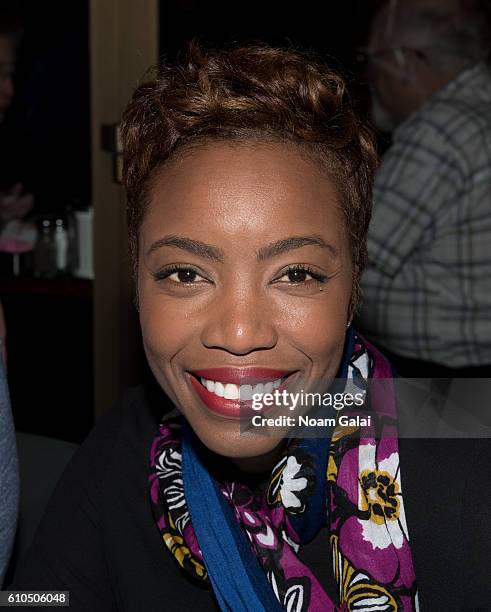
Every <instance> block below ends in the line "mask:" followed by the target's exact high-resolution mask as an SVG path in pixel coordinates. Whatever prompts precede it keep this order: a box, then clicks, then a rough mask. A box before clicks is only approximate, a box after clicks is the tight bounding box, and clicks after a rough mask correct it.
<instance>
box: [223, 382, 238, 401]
mask: <svg viewBox="0 0 491 612" xmlns="http://www.w3.org/2000/svg"><path fill="white" fill-rule="evenodd" d="M223 397H224V398H225V399H239V387H237V385H233V384H232V383H228V384H226V385H225V393H224V394H223Z"/></svg>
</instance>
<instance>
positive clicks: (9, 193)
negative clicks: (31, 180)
mask: <svg viewBox="0 0 491 612" xmlns="http://www.w3.org/2000/svg"><path fill="white" fill-rule="evenodd" d="M20 34H21V28H20V26H19V24H18V22H17V20H16V19H15V18H13V17H12V16H11V15H10V14H8V13H5V12H2V11H1V10H0V125H1V124H2V123H3V122H4V121H5V116H6V113H7V111H8V109H9V107H10V106H11V104H12V101H13V99H14V93H15V87H14V73H15V64H16V58H17V46H18V44H19V39H20ZM0 139H1V134H0ZM0 172H1V169H0ZM23 191H24V189H23V186H22V183H16V184H15V185H14V186H13V187H11V188H10V189H7V190H4V191H1V192H0V228H1V227H2V225H3V224H5V223H6V222H8V221H11V220H14V219H21V218H23V217H25V215H27V213H28V212H29V211H30V210H31V209H32V207H33V204H34V198H33V196H32V194H26V193H24V192H23Z"/></svg>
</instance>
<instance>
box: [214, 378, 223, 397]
mask: <svg viewBox="0 0 491 612" xmlns="http://www.w3.org/2000/svg"><path fill="white" fill-rule="evenodd" d="M213 393H214V394H215V395H218V397H223V394H224V393H225V387H224V386H223V385H222V383H221V382H218V381H215V388H214V390H213Z"/></svg>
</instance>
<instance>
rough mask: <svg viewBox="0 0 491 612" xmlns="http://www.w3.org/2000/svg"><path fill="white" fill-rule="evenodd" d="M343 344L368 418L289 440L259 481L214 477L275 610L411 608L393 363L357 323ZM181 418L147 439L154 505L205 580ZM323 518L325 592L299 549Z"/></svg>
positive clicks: (184, 562) (178, 555) (174, 546)
mask: <svg viewBox="0 0 491 612" xmlns="http://www.w3.org/2000/svg"><path fill="white" fill-rule="evenodd" d="M349 353H350V354H349V355H348V356H347V372H346V374H347V378H348V379H350V380H352V381H353V382H354V383H355V384H356V385H357V386H360V387H362V388H363V389H364V390H365V391H367V390H368V393H367V395H366V398H365V407H366V410H367V414H368V413H369V414H370V415H371V417H372V418H371V425H370V426H366V427H365V426H361V427H356V426H353V427H348V426H344V427H341V426H337V427H336V428H335V429H334V432H333V434H332V438H331V440H328V439H293V440H290V442H289V444H288V445H287V446H286V449H285V454H284V456H283V457H282V458H281V460H280V461H279V462H278V463H277V465H276V466H275V467H274V469H273V471H272V474H271V477H270V480H269V485H268V486H267V487H266V488H265V489H264V490H259V489H252V488H249V487H247V486H245V485H244V484H241V483H238V482H220V483H217V486H218V488H219V490H220V491H221V492H222V494H223V496H224V498H225V499H226V500H227V502H228V504H230V507H231V508H232V511H233V514H234V515H235V519H236V521H237V523H238V524H239V525H240V526H241V527H242V529H243V532H244V533H245V534H246V535H247V538H248V540H249V542H250V547H251V549H252V551H253V553H254V555H255V556H256V558H257V559H258V561H259V564H260V566H261V567H262V569H263V570H264V573H265V575H266V577H267V579H268V582H269V584H270V585H271V588H272V590H273V592H274V595H275V596H276V599H277V600H278V602H279V605H280V609H281V608H283V609H285V610H288V611H289V612H317V611H319V610H327V611H329V610H332V611H334V610H336V611H348V610H349V611H351V610H353V611H354V610H357V611H363V610H367V611H368V610H377V611H382V612H392V611H396V610H404V611H412V610H418V599H417V590H416V578H415V574H414V568H413V563H412V557H411V550H410V546H409V537H408V529H407V524H406V519H405V513H404V503H403V498H402V490H401V471H400V467H399V452H398V442H397V421H396V406H395V397H394V392H393V385H392V383H391V379H392V370H391V367H390V365H389V364H388V362H387V361H386V360H385V358H384V357H383V356H382V355H381V354H380V353H379V352H378V351H377V350H376V349H375V348H374V347H373V346H371V345H370V344H369V343H368V342H367V341H366V340H364V339H363V338H362V337H361V336H359V335H357V334H356V332H355V333H353V334H352V342H351V343H350V349H349ZM369 379H383V384H380V385H375V386H373V387H371V388H368V386H367V382H368V380H369ZM359 413H360V411H359V409H358V410H357V414H359ZM181 423H182V420H181V417H177V418H172V419H169V420H164V421H163V422H162V423H161V425H160V428H159V432H158V434H157V435H156V437H155V439H154V441H153V443H152V447H151V456H150V466H151V472H150V479H149V480H150V497H151V504H152V510H153V513H154V516H155V520H156V522H157V526H158V529H159V532H160V534H161V537H162V539H163V540H164V543H165V544H166V546H167V548H168V549H169V551H170V552H171V554H172V555H173V556H174V558H175V560H176V561H177V563H178V564H179V565H180V566H181V567H182V568H183V569H184V570H186V571H187V572H189V574H191V575H192V576H193V577H194V578H196V579H198V580H200V581H203V582H209V579H210V577H209V576H208V573H207V570H206V563H205V561H204V559H203V554H202V552H201V550H200V546H199V543H198V540H197V537H196V533H195V530H194V528H193V524H192V520H191V515H190V512H189V508H188V503H187V500H186V497H185V494H184V488H185V487H184V482H183V473H182V426H181ZM375 432H377V434H376V433H375ZM324 526H327V532H328V536H327V537H328V539H329V542H327V541H326V555H327V554H328V552H327V547H328V546H329V548H330V557H331V559H332V576H331V578H332V579H331V581H328V582H331V583H332V587H331V588H330V589H329V590H328V591H327V590H325V589H324V588H323V587H322V586H321V584H320V582H319V581H318V579H317V578H316V576H315V575H314V574H313V572H312V571H311V570H310V569H309V568H308V567H307V566H306V565H305V564H304V563H303V562H302V561H301V560H300V558H299V556H298V552H299V550H300V548H301V546H302V545H303V544H305V543H307V542H309V541H310V540H312V538H313V537H314V536H315V535H316V534H317V533H318V532H319V530H320V529H321V528H322V527H324Z"/></svg>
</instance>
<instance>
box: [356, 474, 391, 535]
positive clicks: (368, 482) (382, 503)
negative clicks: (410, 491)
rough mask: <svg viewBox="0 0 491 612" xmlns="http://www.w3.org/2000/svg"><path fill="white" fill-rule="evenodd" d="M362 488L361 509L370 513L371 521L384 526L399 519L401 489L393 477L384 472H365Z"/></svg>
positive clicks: (361, 482) (362, 478) (362, 476)
mask: <svg viewBox="0 0 491 612" xmlns="http://www.w3.org/2000/svg"><path fill="white" fill-rule="evenodd" d="M360 486H361V489H362V491H363V496H362V497H361V499H360V509H361V510H369V511H370V520H372V521H374V522H375V523H377V525H384V524H385V523H386V522H387V521H394V520H398V519H399V514H400V506H399V497H400V488H399V483H398V482H397V481H396V480H395V479H394V477H393V476H391V475H390V474H389V473H388V472H385V471H382V470H363V471H362V472H361V473H360Z"/></svg>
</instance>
